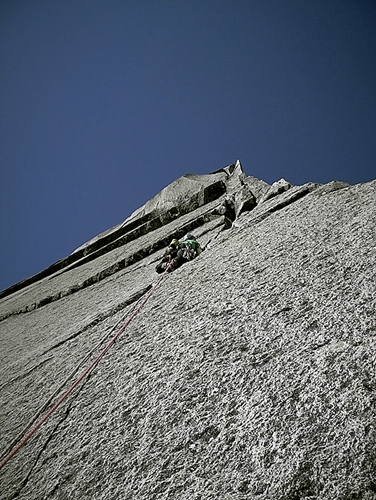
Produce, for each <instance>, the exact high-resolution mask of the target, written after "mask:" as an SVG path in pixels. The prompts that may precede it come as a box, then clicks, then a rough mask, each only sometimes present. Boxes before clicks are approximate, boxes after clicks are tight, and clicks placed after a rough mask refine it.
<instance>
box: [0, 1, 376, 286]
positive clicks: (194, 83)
mask: <svg viewBox="0 0 376 500" xmlns="http://www.w3.org/2000/svg"><path fill="white" fill-rule="evenodd" d="M375 26H376V3H375V2H374V1H367V0H323V1H322V0H304V1H303V0H283V1H282V0H148V1H145V0H129V1H128V0H66V1H58V0H17V1H15V0H0V49H1V52H0V71H1V78H0V166H1V192H0V214H1V218H0V223H1V226H0V234H1V241H0V257H1V268H0V269H1V272H0V289H4V288H6V287H8V286H10V285H12V284H14V283H16V282H18V281H20V280H22V279H24V278H27V277H28V276H30V275H33V274H35V273H37V272H39V271H41V270H42V269H44V268H46V267H47V266H49V265H50V264H52V263H53V262H55V261H56V260H58V259H60V258H62V257H64V256H66V255H68V254H69V253H71V252H72V251H73V250H74V249H75V248H77V247H78V246H80V245H81V244H82V243H84V242H85V241H87V240H88V239H90V238H91V237H93V236H95V235H96V234H98V233H100V232H102V231H104V230H106V229H108V228H109V227H111V226H114V225H115V224H117V223H119V222H121V221H122V220H124V219H125V218H126V217H127V216H128V215H130V213H131V212H132V211H133V210H135V209H136V208H138V207H139V206H141V205H143V204H144V203H145V202H146V201H147V200H148V199H150V198H151V197H152V196H154V195H155V194H156V193H157V192H159V191H160V190H161V189H162V188H163V187H164V186H166V185H167V184H169V183H170V182H172V181H173V180H175V179H177V178H178V177H179V176H181V175H184V174H186V173H209V172H211V171H214V170H217V169H218V168H221V167H224V166H226V165H228V164H230V163H233V162H235V161H236V159H237V158H240V160H241V162H242V164H243V167H244V169H245V171H246V173H247V174H248V175H254V176H256V177H258V178H261V179H264V180H265V181H267V182H269V183H272V182H274V181H275V180H278V179H280V178H281V177H284V178H286V179H287V180H288V181H290V182H291V183H293V184H303V183H305V182H308V181H316V182H321V183H325V182H328V181H330V180H333V179H338V180H343V181H347V182H349V183H351V184H355V183H358V182H365V181H369V180H372V179H374V178H376V140H375V138H376V133H375V132H376V126H375V125H376V118H375V110H376V106H375V104H376V97H375V95H376V30H375Z"/></svg>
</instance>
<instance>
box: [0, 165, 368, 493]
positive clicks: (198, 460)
mask: <svg viewBox="0 0 376 500" xmlns="http://www.w3.org/2000/svg"><path fill="white" fill-rule="evenodd" d="M375 208H376V181H373V182H369V183H366V184H359V185H356V186H349V185H348V184H345V183H341V182H337V181H334V182H332V183H329V184H326V185H318V184H315V183H308V184H305V185H303V186H291V184H289V183H288V182H287V181H285V180H284V179H281V180H280V181H278V182H276V183H274V184H273V185H272V186H269V185H268V184H267V183H265V182H263V181H261V180H258V179H256V178H254V177H247V176H246V175H245V174H244V172H243V170H242V168H241V165H240V162H237V163H236V164H235V165H230V166H228V167H226V168H224V169H221V170H218V171H217V172H215V173H213V174H209V175H204V176H196V175H187V176H184V177H182V178H180V179H178V180H177V181H175V182H174V183H172V184H171V185H170V186H167V187H166V188H165V189H163V190H162V191H161V193H159V194H158V195H157V196H156V197H155V198H153V199H152V200H150V201H149V202H147V203H146V204H145V205H144V206H143V207H141V208H140V209H139V210H137V211H136V212H135V213H134V214H132V215H131V216H130V217H129V218H128V219H126V220H125V221H124V222H123V223H122V224H120V225H118V226H116V227H114V228H112V229H110V230H109V231H107V232H105V233H103V234H101V235H99V236H98V237H96V238H94V239H92V240H91V241H89V242H88V243H86V244H85V245H83V246H82V247H80V248H79V249H77V250H76V251H75V252H73V254H72V255H70V256H68V257H67V258H66V259H62V260H61V261H59V262H58V263H56V264H54V265H53V266H51V267H50V268H49V269H47V270H45V271H43V272H42V273H40V274H39V275H37V276H35V277H32V278H29V279H28V280H25V281H24V282H22V283H20V284H17V285H15V286H14V287H11V289H8V290H5V291H4V292H2V294H1V295H2V299H1V300H0V318H1V321H0V330H1V342H2V349H1V356H2V359H1V364H0V369H1V380H0V384H1V385H0V400H1V413H0V428H1V439H0V443H1V450H2V454H4V453H5V452H6V450H7V448H8V447H9V446H10V445H12V444H15V443H16V442H17V441H19V439H18V440H17V439H16V438H17V437H18V435H20V434H22V432H21V431H25V429H26V427H27V424H29V423H31V420H32V419H33V417H34V416H36V415H37V413H38V411H39V410H41V411H40V413H41V415H44V414H45V413H46V412H47V411H48V408H50V407H51V406H52V404H53V403H54V402H55V401H57V400H58V398H59V395H61V394H63V392H64V389H67V388H68V387H69V385H70V384H71V383H72V382H73V381H74V380H75V378H76V377H77V376H78V374H80V373H82V371H83V370H84V369H85V367H86V366H88V365H89V363H90V360H92V359H94V357H95V356H96V355H97V354H98V353H99V351H100V349H101V347H100V345H99V344H100V342H101V341H103V342H107V341H108V339H109V338H110V336H111V335H113V334H114V332H116V331H117V329H118V328H119V326H120V325H122V324H123V323H124V320H125V318H127V317H128V315H129V314H130V313H131V312H132V310H134V309H133V308H134V307H135V305H136V304H137V303H139V302H138V301H139V300H140V297H144V296H145V295H144V294H145V293H146V292H147V291H148V290H149V289H150V286H151V285H152V284H153V283H154V282H156V280H157V278H158V277H157V275H156V273H155V270H154V269H155V265H156V263H157V262H158V260H159V258H160V256H161V254H162V253H163V250H164V248H165V246H167V245H168V243H169V241H170V240H171V239H172V238H173V237H178V238H181V237H182V236H183V235H184V234H185V233H186V232H193V233H194V234H195V236H196V237H197V239H198V240H199V241H200V243H201V244H202V246H203V247H204V248H205V251H204V252H203V253H202V254H201V255H200V256H199V257H198V258H197V259H195V260H194V261H192V262H190V263H187V264H185V265H183V266H182V267H181V268H179V269H178V270H176V271H175V272H174V273H171V274H168V275H167V276H166V278H165V279H164V281H163V282H162V283H161V285H160V286H159V287H158V288H157V289H156V291H155V292H154V294H153V295H152V296H151V298H150V299H149V301H148V302H147V303H146V304H145V306H144V307H143V308H142V310H141V311H140V313H139V314H138V315H137V316H136V317H135V319H134V320H133V321H132V323H130V325H129V326H128V327H127V329H126V330H125V331H124V333H123V334H122V335H121V336H120V337H119V339H118V340H117V341H116V343H115V344H114V345H113V346H112V348H111V349H110V350H109V351H108V352H107V353H106V354H105V356H104V357H103V359H102V360H101V361H100V363H99V364H98V365H97V366H96V368H95V369H94V370H93V371H92V372H91V374H90V376H89V377H88V378H86V379H85V380H84V381H83V382H82V383H81V384H80V385H78V386H77V387H76V389H75V390H74V391H73V392H72V394H70V396H69V397H68V398H67V400H66V401H65V402H64V403H63V404H62V405H61V406H60V407H59V408H58V409H57V410H56V411H55V412H54V413H53V414H52V415H51V417H50V418H49V419H48V420H47V421H46V422H45V424H44V425H43V426H42V427H41V428H40V429H39V430H38V431H37V432H36V433H35V434H34V435H33V437H32V438H31V439H30V440H29V441H28V443H27V444H25V446H23V447H22V448H21V449H20V450H19V451H18V453H16V454H15V455H14V456H13V458H12V459H11V460H10V461H9V462H8V463H7V464H6V465H5V466H4V467H3V468H2V469H1V471H0V498H1V499H11V498H17V499H38V500H39V499H42V498H51V499H65V498H72V499H75V498H77V499H78V498H90V499H114V498H119V499H129V500H130V499H132V500H133V499H143V500H146V499H147V500H150V499H155V500H159V499H170V498H171V499H187V500H188V499H189V500H190V499H202V500H204V499H205V500H218V499H223V500H224V499H226V500H239V499H240V500H242V499H254V498H257V499H260V500H270V499H273V500H274V499H281V500H282V499H284V500H294V499H303V498H312V499H342V500H344V499H374V498H376V474H375V471H376V453H375V449H376V447H375V445H376V442H375V441H376V440H375V438H376V430H375V396H376V373H375V372H376V355H375V339H376V319H375V297H376V293H375V292H376V290H375V283H376V265H375V264H376V244H375V243H376V241H375V240H376V230H375V229H376V228H375V222H376V218H375ZM119 320H121V321H120V323H119V326H118V327H116V324H117V322H118V321H119ZM114 327H116V328H114ZM103 345H104V344H102V346H103ZM90 353H91V355H90V356H89V355H88V354H90ZM76 368H77V373H76V374H74V375H72V373H73V372H74V370H75V369H76ZM66 379H69V382H67V383H66V384H65V385H63V382H64V381H65V380H66ZM52 396H53V397H52ZM49 400H50V401H49ZM44 403H48V405H46V408H43V405H44ZM39 418H40V417H38V418H36V419H35V421H38V419H39Z"/></svg>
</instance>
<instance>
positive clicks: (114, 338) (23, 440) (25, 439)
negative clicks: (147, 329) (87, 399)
mask: <svg viewBox="0 0 376 500" xmlns="http://www.w3.org/2000/svg"><path fill="white" fill-rule="evenodd" d="M171 265H172V263H169V264H168V266H167V267H166V269H165V271H164V272H163V274H162V275H161V276H160V278H159V279H158V280H157V281H156V282H155V284H154V285H153V287H152V288H151V289H150V290H149V291H148V292H147V293H146V295H145V297H144V299H143V300H142V302H140V304H139V305H138V307H136V308H135V309H134V311H133V312H132V314H131V315H130V316H129V317H128V319H127V320H126V321H125V322H124V323H123V325H122V326H121V327H120V328H119V330H118V331H117V332H116V333H115V335H114V336H113V337H112V338H111V340H110V341H109V342H108V343H107V344H106V346H105V347H104V348H103V349H102V351H101V352H100V353H99V354H98V355H97V357H96V358H95V359H94V360H93V361H92V362H91V363H90V365H89V366H88V367H87V368H86V369H85V370H84V371H83V372H82V373H81V375H80V376H79V377H78V378H77V379H76V380H75V382H74V383H73V384H72V385H71V386H70V387H69V388H68V389H67V390H66V392H65V393H64V394H63V395H62V396H61V397H60V399H59V400H58V401H57V402H56V403H55V404H54V405H53V406H52V407H51V408H50V410H49V411H48V412H47V413H46V414H45V415H44V416H43V417H42V418H41V419H40V420H39V422H38V423H37V424H36V425H35V426H34V427H33V428H32V429H31V430H30V431H29V432H28V433H27V434H26V435H25V436H24V437H23V438H22V439H21V440H20V441H19V442H18V444H17V445H16V446H15V447H14V448H13V449H12V450H11V451H10V452H9V453H8V454H7V455H6V456H5V458H3V460H2V461H1V462H0V469H1V468H2V467H4V465H5V464H6V463H7V462H9V460H10V459H11V458H12V457H13V456H14V455H15V454H16V453H17V452H18V451H19V450H20V448H22V446H24V445H25V444H26V443H27V442H28V441H29V439H30V438H31V437H32V436H33V435H34V434H35V433H36V432H37V430H38V429H39V428H40V427H41V426H42V425H43V424H44V423H45V422H46V420H47V419H48V418H49V417H50V416H51V415H52V413H53V412H54V411H55V410H56V409H57V408H58V407H59V406H60V405H61V404H62V403H63V402H64V401H65V400H66V399H67V397H68V396H69V395H70V394H71V392H73V390H74V389H75V388H76V387H77V386H78V385H79V383H80V382H81V381H82V380H83V379H84V378H85V377H86V376H87V375H88V374H89V373H90V372H91V371H92V370H93V368H94V367H95V366H96V365H97V364H98V363H99V361H100V360H101V359H102V358H103V356H104V355H105V354H106V352H107V351H108V350H109V349H110V347H111V346H112V345H113V344H114V343H115V342H116V340H117V339H118V338H119V337H120V335H121V334H122V333H123V331H124V330H125V329H126V327H127V326H128V325H129V323H130V322H131V321H132V320H133V319H134V318H135V316H136V315H137V314H138V313H139V311H140V310H141V309H142V308H143V307H144V305H145V304H146V302H147V301H148V300H149V298H150V297H151V296H152V295H153V293H154V292H155V290H156V289H157V287H158V286H159V285H160V284H161V282H162V280H163V278H164V277H165V275H166V273H167V272H168V271H169V269H170V267H171ZM118 324H119V322H118V323H117V324H116V325H115V327H114V328H116V326H117V325H118ZM114 328H113V329H112V330H111V331H113V330H114ZM87 357H88V356H86V357H85V359H87ZM81 364H82V362H81V363H80V365H81ZM80 365H79V366H80ZM75 371H77V369H75V370H74V372H75ZM74 372H73V373H74ZM70 376H71V375H70ZM66 381H67V379H66V380H65V382H64V384H65V383H66ZM55 395H56V392H55V393H54V395H53V396H52V397H54V396H55ZM51 399H52V398H50V399H49V401H48V403H49V402H50V400H51ZM45 406H46V405H44V407H45ZM44 407H43V408H44ZM34 419H35V417H34Z"/></svg>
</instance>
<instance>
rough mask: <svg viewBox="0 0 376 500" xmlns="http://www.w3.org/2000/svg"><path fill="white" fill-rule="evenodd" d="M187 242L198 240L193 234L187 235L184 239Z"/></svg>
mask: <svg viewBox="0 0 376 500" xmlns="http://www.w3.org/2000/svg"><path fill="white" fill-rule="evenodd" d="M187 240H196V238H195V237H194V236H193V234H191V233H187V234H186V235H185V236H184V238H183V241H187Z"/></svg>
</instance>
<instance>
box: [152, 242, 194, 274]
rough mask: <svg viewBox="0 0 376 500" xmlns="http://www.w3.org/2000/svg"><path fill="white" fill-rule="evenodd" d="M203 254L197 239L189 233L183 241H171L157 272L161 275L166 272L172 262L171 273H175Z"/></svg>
mask: <svg viewBox="0 0 376 500" xmlns="http://www.w3.org/2000/svg"><path fill="white" fill-rule="evenodd" d="M201 252H202V249H201V247H200V244H199V243H198V242H197V241H196V238H195V237H194V236H193V235H192V234H190V233H188V234H186V235H185V236H184V238H183V239H182V241H178V240H177V239H173V240H172V241H171V243H170V245H169V247H168V248H167V249H166V251H165V253H164V254H163V257H162V260H161V262H160V263H159V264H158V265H157V267H156V268H155V270H156V271H157V273H158V274H161V273H163V272H164V271H165V270H166V268H167V266H168V264H169V263H170V262H172V264H171V267H170V269H169V272H171V271H174V269H177V268H178V267H180V266H181V265H182V264H184V262H187V261H189V260H192V259H194V258H195V257H197V255H199V254H200V253H201Z"/></svg>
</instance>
